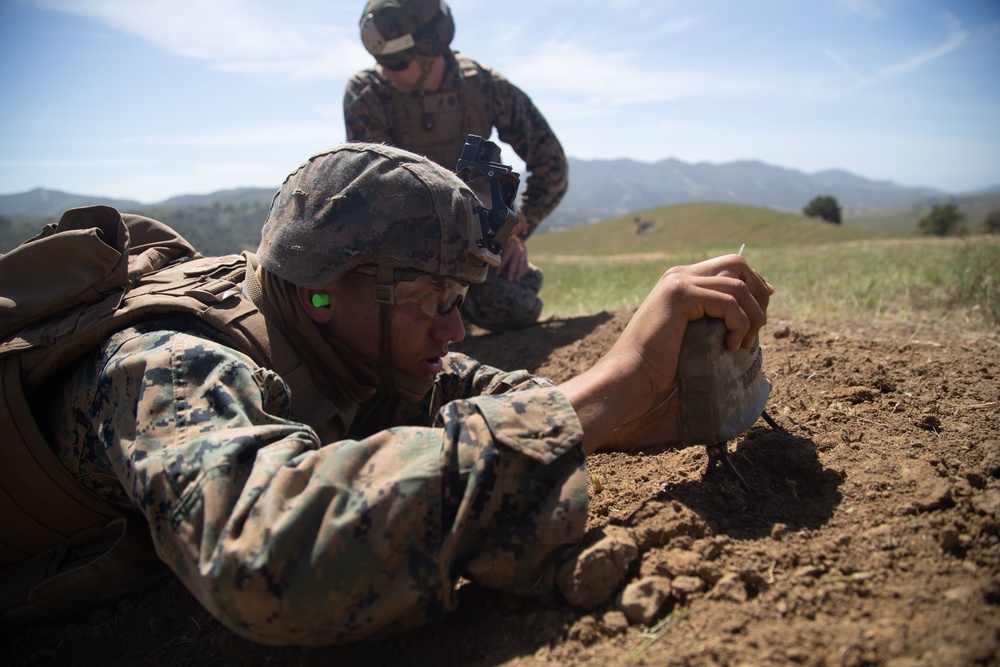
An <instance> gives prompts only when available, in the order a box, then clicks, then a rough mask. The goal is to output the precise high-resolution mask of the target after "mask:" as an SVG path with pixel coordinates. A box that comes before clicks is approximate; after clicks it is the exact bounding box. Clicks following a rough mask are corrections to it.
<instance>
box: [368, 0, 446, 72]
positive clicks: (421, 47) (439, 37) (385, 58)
mask: <svg viewBox="0 0 1000 667" xmlns="http://www.w3.org/2000/svg"><path fill="white" fill-rule="evenodd" d="M359 27H360V29H361V42H362V43H363V44H364V46H365V49H367V51H368V53H370V54H372V55H373V56H375V60H376V61H377V62H378V63H379V64H381V65H382V66H383V67H387V68H389V69H395V70H398V69H404V68H405V67H406V66H407V65H409V63H410V61H411V60H412V59H413V57H414V56H415V55H422V56H437V55H440V54H442V53H445V52H446V51H447V50H448V47H449V45H450V44H451V40H452V38H454V36H455V22H454V20H453V19H452V16H451V9H450V8H449V7H448V5H447V4H446V3H445V2H444V0H369V2H368V4H367V5H365V9H364V12H363V13H362V14H361V21H360V23H359Z"/></svg>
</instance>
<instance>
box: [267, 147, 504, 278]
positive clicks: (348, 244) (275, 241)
mask: <svg viewBox="0 0 1000 667" xmlns="http://www.w3.org/2000/svg"><path fill="white" fill-rule="evenodd" d="M477 205H478V202H477V201H476V199H475V195H473V193H472V191H471V190H470V189H469V187H468V186H467V185H466V184H465V183H464V182H462V180H461V179H459V178H458V176H456V175H455V174H454V173H452V172H450V171H448V170H447V169H445V168H444V167H441V166H439V165H438V164H436V163H434V162H432V161H430V160H428V159H427V158H424V157H421V156H419V155H416V154H414V153H410V152H409V151H405V150H402V149H399V148H394V147H391V146H386V145H382V144H365V143H348V144H343V145H341V146H339V147H337V148H334V149H332V150H329V151H326V152H323V153H319V154H317V155H314V156H312V157H311V158H309V160H308V161H307V162H305V163H304V164H302V165H301V166H300V167H299V168H298V169H297V170H295V171H294V172H292V173H291V174H290V175H289V176H288V178H286V179H285V182H284V183H283V184H282V186H281V188H280V189H279V190H278V192H277V194H275V196H274V199H273V200H272V202H271V210H270V211H269V212H268V215H267V221H266V222H265V224H264V228H263V230H262V232H261V242H260V246H259V247H258V249H257V256H258V259H259V260H260V264H261V266H262V267H263V268H265V269H266V270H268V271H270V272H271V273H273V274H274V275H276V276H278V277H279V278H282V279H284V280H286V281H288V282H291V283H294V284H296V285H301V286H303V287H308V288H310V289H322V288H324V287H327V286H328V285H330V284H332V283H334V282H335V281H336V280H337V279H339V278H340V277H341V276H343V275H344V274H346V273H347V272H349V271H351V270H353V269H356V268H358V267H361V266H366V265H367V266H375V267H379V268H391V269H393V270H394V271H396V270H403V271H416V272H420V273H429V274H433V275H442V276H449V277H452V278H454V279H456V280H459V281H461V282H464V283H480V282H483V280H485V279H486V269H487V266H486V263H485V262H484V261H483V251H482V250H481V249H480V248H479V247H478V245H477V242H478V240H479V239H480V238H481V236H482V235H481V233H480V232H479V231H478V230H479V229H480V225H479V223H478V218H476V217H475V216H474V214H473V207H474V206H477ZM474 223H475V224H474Z"/></svg>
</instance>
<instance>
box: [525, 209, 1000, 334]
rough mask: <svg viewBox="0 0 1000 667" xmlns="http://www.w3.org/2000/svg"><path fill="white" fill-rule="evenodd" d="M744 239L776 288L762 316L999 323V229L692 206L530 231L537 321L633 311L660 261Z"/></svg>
mask: <svg viewBox="0 0 1000 667" xmlns="http://www.w3.org/2000/svg"><path fill="white" fill-rule="evenodd" d="M640 227H642V230H641V231H638V233H637V230H639V228H640ZM744 243H745V244H746V249H745V251H744V255H745V256H746V257H747V258H748V259H749V260H750V262H751V263H752V264H753V266H754V267H755V268H757V269H758V270H759V271H760V272H761V273H762V274H763V275H764V276H765V277H766V278H767V279H768V281H769V282H771V284H773V285H774V286H775V288H776V293H775V295H774V298H773V299H772V301H771V309H770V312H771V315H772V318H775V317H776V318H783V319H812V320H820V321H830V320H852V321H861V320H877V321H887V322H895V323H910V324H914V325H920V324H921V323H927V322H937V321H940V320H942V319H946V318H952V319H953V320H954V321H955V322H956V323H957V324H959V325H961V326H965V327H969V328H972V329H979V330H982V329H985V330H990V329H993V328H995V327H996V326H997V325H998V324H1000V236H967V237H962V238H946V239H940V238H927V237H916V236H913V235H912V234H909V233H907V234H903V233H900V232H899V231H896V230H890V231H879V230H877V229H863V228H859V227H853V226H839V225H832V224H829V223H826V222H822V221H817V220H812V219H808V218H804V217H802V216H799V215H794V214H789V213H782V212H778V211H772V210H768V209H760V208H753V207H746V206H738V205H730V204H690V205H680V206H669V207H664V208H659V209H653V210H650V211H646V212H643V213H641V214H638V215H628V216H624V217H621V218H615V219H611V220H607V221H604V222H600V223H595V224H592V225H586V226H583V227H575V228H573V229H568V230H565V231H561V232H553V233H549V234H543V235H539V236H537V237H533V238H532V239H531V241H530V243H529V253H530V257H531V259H532V261H533V262H535V263H536V264H538V265H539V266H541V267H542V268H543V270H544V271H545V286H544V287H543V289H542V295H541V296H542V299H543V300H544V302H545V306H544V310H543V317H545V316H574V315H583V314H590V313H595V312H600V311H602V310H608V311H611V310H621V309H627V308H634V307H636V306H638V305H639V303H641V301H642V299H643V298H644V297H645V295H646V294H647V293H648V292H649V289H650V288H651V287H652V286H653V284H654V283H655V282H656V280H657V278H659V276H660V275H661V274H662V272H663V271H664V270H666V269H667V268H669V267H670V266H673V265H675V264H688V263H692V262H697V261H700V260H702V259H707V258H709V257H713V256H716V255H720V254H724V253H730V252H736V251H737V250H738V249H739V248H740V246H741V245H742V244H744Z"/></svg>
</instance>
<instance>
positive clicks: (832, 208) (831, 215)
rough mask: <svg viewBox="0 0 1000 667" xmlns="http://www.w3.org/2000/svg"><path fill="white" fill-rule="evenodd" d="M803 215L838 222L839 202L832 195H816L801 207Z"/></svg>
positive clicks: (837, 223)
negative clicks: (806, 204)
mask: <svg viewBox="0 0 1000 667" xmlns="http://www.w3.org/2000/svg"><path fill="white" fill-rule="evenodd" d="M802 213H803V215H807V216H809V217H810V218H820V219H822V220H826V221H827V222H832V223H833V224H835V225H839V224H840V204H838V203H837V200H836V198H834V197H816V198H815V199H813V200H812V201H811V202H809V205H808V206H806V207H805V208H804V209H802Z"/></svg>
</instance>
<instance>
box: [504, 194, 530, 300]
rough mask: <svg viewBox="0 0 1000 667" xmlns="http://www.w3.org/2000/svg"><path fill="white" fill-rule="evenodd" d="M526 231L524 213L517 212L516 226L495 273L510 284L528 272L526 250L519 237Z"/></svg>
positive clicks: (526, 224) (526, 221) (526, 225)
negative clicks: (504, 277) (503, 277)
mask: <svg viewBox="0 0 1000 667" xmlns="http://www.w3.org/2000/svg"><path fill="white" fill-rule="evenodd" d="M527 231H528V220H527V219H526V218H525V217H524V213H521V212H520V211H518V214H517V225H516V226H515V227H514V231H513V232H511V235H510V238H509V239H507V242H506V243H505V244H504V246H503V252H501V253H500V268H499V269H498V270H497V273H498V274H499V275H500V276H506V278H507V280H509V281H510V282H512V283H513V282H517V281H518V280H520V279H521V278H523V277H524V274H525V273H527V272H528V249H527V248H526V247H525V245H524V241H522V240H521V235H522V234H524V233H526V232H527Z"/></svg>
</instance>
